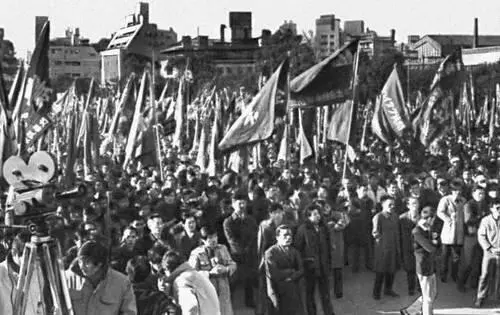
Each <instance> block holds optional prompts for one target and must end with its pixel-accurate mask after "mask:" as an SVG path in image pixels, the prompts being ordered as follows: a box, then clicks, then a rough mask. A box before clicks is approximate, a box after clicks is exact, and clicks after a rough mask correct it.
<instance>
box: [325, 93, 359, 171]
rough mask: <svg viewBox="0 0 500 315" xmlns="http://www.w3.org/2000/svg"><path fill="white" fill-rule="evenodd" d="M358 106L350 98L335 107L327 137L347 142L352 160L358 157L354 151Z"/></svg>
mask: <svg viewBox="0 0 500 315" xmlns="http://www.w3.org/2000/svg"><path fill="white" fill-rule="evenodd" d="M355 117H356V106H355V105H353V102H352V101H350V100H348V101H346V102H345V103H344V104H343V105H342V106H339V107H337V108H336V109H335V111H334V113H333V115H332V118H331V120H330V125H329V126H328V134H327V136H326V138H327V139H328V140H332V141H338V142H341V143H344V144H346V149H347V153H348V157H349V159H350V160H351V161H353V160H354V159H355V158H356V153H355V152H354V148H353V146H354V131H355V130H356V129H355V128H354V126H355V125H356V119H355Z"/></svg>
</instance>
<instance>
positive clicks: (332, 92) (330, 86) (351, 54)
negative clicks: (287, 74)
mask: <svg viewBox="0 0 500 315" xmlns="http://www.w3.org/2000/svg"><path fill="white" fill-rule="evenodd" d="M357 48H358V41H357V40H354V41H350V42H348V43H347V44H345V45H344V46H342V47H341V48H340V49H339V50H337V51H336V52H334V53H333V54H332V55H331V56H329V57H328V58H326V59H325V60H323V61H321V62H320V63H318V64H315V65H314V66H312V67H311V68H309V69H307V70H306V71H304V72H302V73H301V74H299V75H298V76H297V77H295V78H294V79H293V80H292V81H291V82H290V98H291V106H292V107H306V106H323V105H332V104H335V103H337V104H338V103H342V102H344V101H345V100H347V99H352V91H351V89H352V80H353V76H354V71H353V69H354V64H355V61H356V52H357Z"/></svg>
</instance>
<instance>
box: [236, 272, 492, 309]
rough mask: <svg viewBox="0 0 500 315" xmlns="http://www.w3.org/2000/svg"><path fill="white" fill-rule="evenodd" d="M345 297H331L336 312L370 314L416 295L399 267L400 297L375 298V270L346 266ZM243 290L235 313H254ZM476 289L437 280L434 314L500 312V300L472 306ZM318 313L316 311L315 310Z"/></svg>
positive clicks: (399, 305)
mask: <svg viewBox="0 0 500 315" xmlns="http://www.w3.org/2000/svg"><path fill="white" fill-rule="evenodd" d="M344 277H345V278H344V297H343V298H342V299H332V303H333V307H334V310H335V313H336V314H337V315H341V314H349V315H351V314H352V315H371V314H396V315H398V314H400V312H399V311H400V309H401V308H402V307H405V306H407V305H409V304H410V303H411V302H412V301H413V300H415V299H416V296H415V297H410V296H408V292H407V286H406V274H405V273H404V272H403V271H399V272H398V273H397V274H396V280H395V284H394V290H395V291H396V292H397V293H399V294H400V297H399V298H388V297H382V299H381V300H379V301H375V300H374V299H373V298H372V288H373V281H374V274H373V273H372V272H370V271H363V270H362V271H361V272H359V273H357V274H353V273H352V272H351V270H350V268H349V267H346V268H345V269H344ZM242 293H243V292H241V291H240V290H238V291H237V292H236V296H235V301H234V302H235V303H234V304H235V315H253V314H254V311H253V309H249V308H245V307H244V306H243V305H244V303H243V302H242V301H243V296H242V295H243V294H242ZM474 293H475V290H472V289H468V290H467V292H466V293H460V292H458V291H457V289H456V287H455V283H454V282H452V281H449V282H448V283H441V282H440V281H439V280H438V298H437V301H436V305H435V309H434V314H436V315H439V314H450V315H451V314H453V315H495V314H500V301H496V302H495V301H487V302H486V303H485V305H484V307H483V308H481V309H476V308H474V307H473V305H472V303H473V298H474ZM318 315H319V314H318Z"/></svg>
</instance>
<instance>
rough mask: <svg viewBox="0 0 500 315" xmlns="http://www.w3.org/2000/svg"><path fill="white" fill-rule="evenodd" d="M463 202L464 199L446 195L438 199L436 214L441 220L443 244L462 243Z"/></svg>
mask: <svg viewBox="0 0 500 315" xmlns="http://www.w3.org/2000/svg"><path fill="white" fill-rule="evenodd" d="M464 204H465V199H464V198H462V197H458V199H457V200H454V198H453V196H451V195H448V196H445V197H443V198H441V200H440V201H439V205H438V208H437V216H438V217H439V218H440V219H441V220H443V229H442V230H441V242H442V243H443V244H445V245H462V244H463V243H464Z"/></svg>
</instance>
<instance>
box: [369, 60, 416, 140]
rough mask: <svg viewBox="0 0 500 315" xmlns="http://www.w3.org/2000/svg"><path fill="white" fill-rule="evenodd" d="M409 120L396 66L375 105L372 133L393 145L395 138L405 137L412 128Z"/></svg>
mask: <svg viewBox="0 0 500 315" xmlns="http://www.w3.org/2000/svg"><path fill="white" fill-rule="evenodd" d="M409 120H410V118H409V114H408V109H407V108H406V105H405V101H404V94H403V89H402V87H401V82H400V81H399V76H398V71H397V69H396V66H394V69H393V70H392V72H391V74H390V75H389V78H388V79H387V81H386V83H385V85H384V87H383V89H382V92H381V93H380V96H379V98H378V100H377V102H376V104H375V110H374V113H373V119H372V131H373V133H374V134H375V135H377V136H378V137H379V138H380V139H381V140H382V141H384V142H385V143H387V144H392V143H393V141H394V140H395V138H397V137H399V138H401V137H403V133H404V131H405V130H406V129H407V128H408V127H409V126H410V122H409Z"/></svg>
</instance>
